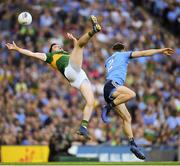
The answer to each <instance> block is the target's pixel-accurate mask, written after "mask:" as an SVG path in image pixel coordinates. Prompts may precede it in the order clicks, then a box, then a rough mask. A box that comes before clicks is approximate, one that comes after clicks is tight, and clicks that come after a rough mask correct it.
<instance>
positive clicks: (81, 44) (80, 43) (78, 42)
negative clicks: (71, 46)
mask: <svg viewBox="0 0 180 166" xmlns="http://www.w3.org/2000/svg"><path fill="white" fill-rule="evenodd" d="M76 47H78V48H83V47H84V43H82V42H80V41H79V40H78V41H77V43H76Z"/></svg>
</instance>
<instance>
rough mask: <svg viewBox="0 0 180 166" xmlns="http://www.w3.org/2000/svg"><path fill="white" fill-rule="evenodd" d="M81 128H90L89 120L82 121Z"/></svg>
mask: <svg viewBox="0 0 180 166" xmlns="http://www.w3.org/2000/svg"><path fill="white" fill-rule="evenodd" d="M81 126H83V127H85V128H87V127H88V121H87V120H82V122H81Z"/></svg>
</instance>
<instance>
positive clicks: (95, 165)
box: [0, 162, 180, 166]
mask: <svg viewBox="0 0 180 166" xmlns="http://www.w3.org/2000/svg"><path fill="white" fill-rule="evenodd" d="M0 165H1V166H3V165H6V166H8V165H11V166H13V165H20V166H33V165H35V166H43V165H45V166H75V165H77V166H78V165H80V166H82V165H83V166H108V165H111V166H117V165H120V166H128V165H132V166H143V165H148V166H163V165H165V166H172V165H179V166H180V162H55V163H39V164H38V163H34V164H33V163H26V164H25V163H14V164H13V163H12V164H11V163H9V164H8V163H7V164H4V163H1V164H0Z"/></svg>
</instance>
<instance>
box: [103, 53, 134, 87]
mask: <svg viewBox="0 0 180 166" xmlns="http://www.w3.org/2000/svg"><path fill="white" fill-rule="evenodd" d="M131 54H132V51H128V52H115V53H114V54H113V55H112V56H110V57H109V58H108V59H107V60H106V62H105V68H106V80H112V81H115V82H117V83H118V84H120V85H123V84H124V82H125V80H126V74H127V68H128V62H129V60H130V58H131Z"/></svg>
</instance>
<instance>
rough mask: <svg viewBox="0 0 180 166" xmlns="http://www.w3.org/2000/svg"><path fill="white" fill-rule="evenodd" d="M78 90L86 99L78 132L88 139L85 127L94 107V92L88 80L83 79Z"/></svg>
mask: <svg viewBox="0 0 180 166" xmlns="http://www.w3.org/2000/svg"><path fill="white" fill-rule="evenodd" d="M80 91H81V93H82V95H83V97H84V98H85V100H86V105H85V107H84V110H83V120H82V122H81V127H80V129H79V132H80V134H83V135H84V136H85V137H86V138H87V139H89V138H90V137H89V134H88V132H87V127H88V122H89V120H90V118H91V114H92V111H93V107H94V94H93V90H92V86H91V83H90V82H89V80H84V81H83V83H82V84H81V86H80ZM83 132H84V133H83Z"/></svg>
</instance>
